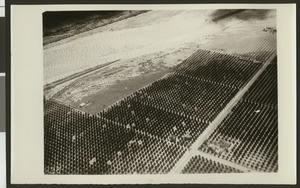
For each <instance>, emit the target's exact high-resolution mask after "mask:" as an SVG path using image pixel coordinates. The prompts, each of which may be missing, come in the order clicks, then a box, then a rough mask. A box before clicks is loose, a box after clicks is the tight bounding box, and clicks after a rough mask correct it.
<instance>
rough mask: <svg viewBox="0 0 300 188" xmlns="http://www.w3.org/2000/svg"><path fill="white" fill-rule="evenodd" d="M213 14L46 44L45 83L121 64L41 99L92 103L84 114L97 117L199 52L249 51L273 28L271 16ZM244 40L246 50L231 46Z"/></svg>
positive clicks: (142, 20) (154, 17)
mask: <svg viewBox="0 0 300 188" xmlns="http://www.w3.org/2000/svg"><path fill="white" fill-rule="evenodd" d="M213 14H214V10H186V11H150V12H147V13H143V14H140V15H138V16H136V17H132V18H128V19H125V20H122V21H118V22H115V23H112V24H109V25H106V26H104V27H100V28H97V29H94V30H92V31H88V32H87V33H88V34H87V33H85V34H79V35H76V36H73V37H72V38H71V39H65V40H62V41H58V42H56V43H52V44H50V45H47V46H45V47H44V48H45V50H44V84H48V83H51V82H53V81H56V80H58V79H62V78H65V77H67V76H69V75H72V74H74V73H77V72H80V71H83V70H86V69H88V68H91V67H95V66H97V65H101V64H105V63H108V62H111V61H115V60H119V61H117V62H115V63H113V64H110V65H109V66H105V67H103V68H100V69H97V70H95V71H93V72H91V73H89V74H86V75H83V76H80V77H78V78H76V79H73V80H71V81H68V82H65V83H63V84H60V85H58V86H56V87H54V88H52V89H51V90H48V91H46V92H45V95H46V97H54V98H56V99H58V100H60V101H62V102H64V103H66V104H69V105H72V106H74V107H78V105H79V104H80V103H81V102H90V103H89V106H87V107H86V108H85V110H86V111H88V112H90V113H97V112H99V111H100V110H102V109H104V108H105V107H107V106H109V105H110V104H112V103H113V102H115V101H117V100H120V99H122V98H123V97H125V96H126V95H128V94H130V93H132V92H133V91H136V90H137V89H139V88H141V87H144V86H145V85H148V84H150V83H151V82H153V81H155V80H157V79H159V78H161V77H162V76H163V75H165V74H166V73H167V72H168V71H169V70H170V69H171V68H172V67H174V66H176V65H178V64H180V63H181V62H182V61H183V60H185V59H186V58H187V57H189V56H190V55H191V54H193V53H194V52H195V51H197V50H198V49H199V48H202V49H207V50H216V51H224V52H226V53H232V54H234V53H235V52H238V50H241V49H243V48H244V51H247V52H249V50H250V52H251V47H249V46H251V45H252V46H253V45H256V43H257V40H253V39H257V38H259V36H260V35H261V37H264V35H265V33H264V32H262V29H263V28H265V27H276V20H275V12H273V11H268V12H267V13H265V14H264V15H262V16H261V17H259V16H258V17H256V16H254V18H252V19H246V18H248V17H251V16H249V14H250V15H251V14H253V15H255V14H257V13H256V12H251V11H250V12H247V11H246V12H242V13H239V14H238V16H231V17H228V18H225V19H223V20H220V21H218V22H213V21H212V19H213V18H212V15H213ZM249 31H251V32H249ZM237 40H238V41H239V42H236V41H237ZM243 41H244V42H245V41H246V44H248V45H247V46H248V47H247V46H245V45H242V46H240V45H235V44H245V43H243ZM262 42H264V41H262ZM225 43H226V44H227V45H226V46H225V45H224V44H225ZM271 43H272V41H271V40H270V45H271ZM248 55H249V54H248ZM250 55H251V53H250Z"/></svg>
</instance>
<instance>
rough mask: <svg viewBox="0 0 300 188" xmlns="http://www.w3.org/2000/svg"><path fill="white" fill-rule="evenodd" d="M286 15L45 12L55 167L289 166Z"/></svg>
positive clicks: (201, 170) (47, 157)
mask: <svg viewBox="0 0 300 188" xmlns="http://www.w3.org/2000/svg"><path fill="white" fill-rule="evenodd" d="M276 19H277V17H276V9H191V10H150V9H149V10H93V11H46V12H44V13H43V72H44V81H43V86H44V88H43V89H44V91H43V94H44V96H43V97H44V100H43V106H44V113H43V114H44V127H43V133H42V134H43V135H44V148H43V149H44V174H46V175H60V174H61V175H75V174H78V175H83V174H98V175H118V174H122V175H131V174H208V173H216V174H223V173H262V172H264V173H276V172H278V88H277V82H278V81H277V40H276V39H277V27H276Z"/></svg>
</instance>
